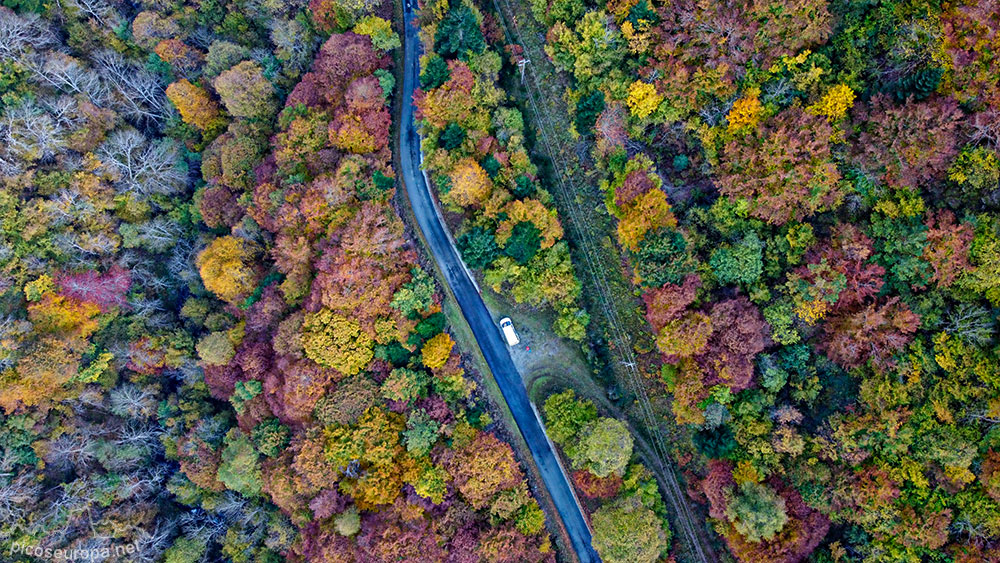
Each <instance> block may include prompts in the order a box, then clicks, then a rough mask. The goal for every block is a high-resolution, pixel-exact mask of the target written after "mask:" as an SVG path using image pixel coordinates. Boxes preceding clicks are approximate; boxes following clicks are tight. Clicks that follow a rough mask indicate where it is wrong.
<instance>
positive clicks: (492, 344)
mask: <svg viewBox="0 0 1000 563" xmlns="http://www.w3.org/2000/svg"><path fill="white" fill-rule="evenodd" d="M414 1H415V0H403V14H404V20H405V26H404V27H405V28H406V32H405V35H404V43H403V49H404V50H403V65H404V72H403V108H402V109H403V119H402V126H401V127H400V150H401V151H400V152H401V154H400V161H401V164H402V168H403V170H402V173H403V183H404V184H405V186H406V194H407V196H408V197H409V199H410V205H411V206H412V207H413V213H414V215H415V216H416V218H417V224H418V226H419V227H420V230H421V231H422V232H423V234H424V238H425V239H426V240H427V244H428V245H429V246H430V248H431V252H432V253H433V255H434V260H435V261H437V264H438V266H439V267H440V268H441V271H442V272H443V273H444V276H445V280H446V281H447V282H448V285H449V286H450V287H451V290H452V293H454V294H455V298H456V299H457V300H458V304H459V306H460V307H461V309H462V314H463V315H465V319H466V320H467V321H468V323H469V326H471V327H472V332H473V334H474V335H475V337H476V340H477V342H478V343H479V348H480V349H481V350H482V352H483V356H484V357H485V358H486V363H487V364H488V365H489V367H490V370H491V371H492V372H493V377H494V378H495V379H496V382H497V384H498V385H499V386H500V391H501V392H502V393H503V397H504V400H506V401H507V406H508V407H509V408H510V412H511V413H512V414H513V416H514V421H515V423H516V424H517V427H518V429H519V430H520V431H521V435H522V436H524V439H525V441H526V442H527V444H528V448H529V449H530V450H531V455H532V457H533V458H534V459H535V464H536V465H537V466H538V470H539V472H540V473H541V475H542V481H543V483H544V485H545V488H546V489H548V491H549V495H550V496H551V497H552V501H553V502H554V504H555V507H556V510H557V511H558V512H559V517H560V518H561V519H562V522H563V525H564V526H565V527H566V531H567V532H568V534H569V538H570V541H571V542H572V544H573V549H574V551H576V554H577V556H578V557H579V558H580V561H581V562H582V563H592V562H599V561H600V558H599V557H598V555H597V553H596V552H595V551H594V548H593V547H591V544H590V529H589V528H588V527H587V522H586V520H585V519H584V517H583V514H582V513H581V511H580V506H579V505H578V504H577V502H576V498H575V497H574V496H573V490H572V488H571V485H570V483H569V482H568V481H567V479H566V475H565V473H563V471H562V468H561V467H560V466H559V461H558V459H557V458H556V453H555V451H554V450H553V448H552V445H551V442H549V440H548V439H547V438H546V436H545V432H544V431H543V430H542V425H541V422H540V421H539V420H538V417H537V415H536V414H535V410H534V409H533V408H532V406H531V402H530V401H529V400H528V393H527V391H526V390H525V388H524V383H522V381H521V376H520V375H519V374H518V372H517V368H516V367H515V366H514V362H513V361H512V360H511V359H510V353H509V351H508V349H507V343H506V342H505V341H504V338H503V335H502V334H501V332H500V328H499V327H498V326H497V324H496V322H495V321H494V320H493V317H492V316H491V315H490V312H489V310H488V309H487V308H486V305H485V304H484V303H483V300H482V298H481V297H480V295H479V292H478V291H477V289H476V285H475V284H474V283H473V281H472V279H471V278H470V277H469V275H468V273H467V272H466V270H465V267H464V266H463V264H462V260H461V258H460V256H459V253H458V250H456V249H455V247H454V245H453V244H452V242H451V239H450V238H449V236H448V233H447V232H446V230H445V229H446V227H445V226H444V224H443V223H442V221H441V218H440V216H439V215H438V213H437V210H436V208H435V206H434V200H433V199H432V196H431V193H430V191H429V190H428V188H427V183H426V182H425V181H424V175H423V173H422V171H421V170H420V163H421V156H420V137H419V136H418V134H417V130H416V124H415V123H414V120H413V109H414V108H413V91H414V89H415V88H416V87H417V84H418V80H419V76H420V49H421V45H420V41H419V39H418V38H417V30H416V28H415V27H414V26H415V23H416V22H415V21H414V19H415V18H414V14H413V10H412V6H411V2H414Z"/></svg>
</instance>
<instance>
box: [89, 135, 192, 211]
mask: <svg viewBox="0 0 1000 563" xmlns="http://www.w3.org/2000/svg"><path fill="white" fill-rule="evenodd" d="M97 152H98V155H99V156H100V157H101V158H102V160H103V161H104V163H105V165H106V166H108V167H109V169H110V170H111V172H112V173H113V174H114V175H115V177H116V180H115V182H114V183H115V187H116V188H117V189H118V190H119V191H121V192H129V193H134V194H136V195H139V196H143V197H148V196H150V195H153V194H162V195H170V194H173V193H176V192H177V191H178V190H179V189H180V188H181V187H182V186H183V183H184V180H185V179H186V175H185V174H184V172H183V171H182V170H181V169H180V168H179V167H178V166H177V149H176V147H175V146H174V145H173V144H172V143H170V142H167V141H161V142H157V143H151V142H149V140H148V139H146V137H145V136H143V135H142V133H139V132H138V131H136V130H135V129H123V130H119V131H115V132H114V133H113V134H112V135H111V136H110V137H109V138H108V139H107V140H106V141H104V143H103V144H102V145H101V146H100V147H98V149H97Z"/></svg>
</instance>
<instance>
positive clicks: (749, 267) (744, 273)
mask: <svg viewBox="0 0 1000 563" xmlns="http://www.w3.org/2000/svg"><path fill="white" fill-rule="evenodd" d="M763 251H764V243H763V242H762V241H761V240H760V238H759V237H758V236H757V233H755V232H753V231H750V232H748V233H747V234H746V235H744V237H743V240H741V241H740V242H739V243H737V244H735V245H729V244H724V245H722V246H720V247H718V248H716V249H715V251H713V252H712V256H711V257H710V258H709V261H708V263H709V265H710V266H712V273H714V274H715V277H716V279H718V280H719V283H721V284H723V285H728V284H731V283H740V284H743V285H751V284H753V283H754V282H756V281H757V280H758V279H759V278H760V275H761V273H763V271H764V262H763V258H764V252H763Z"/></svg>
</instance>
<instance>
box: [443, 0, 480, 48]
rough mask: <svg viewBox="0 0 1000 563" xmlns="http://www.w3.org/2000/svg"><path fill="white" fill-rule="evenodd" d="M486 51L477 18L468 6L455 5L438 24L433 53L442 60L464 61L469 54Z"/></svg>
mask: <svg viewBox="0 0 1000 563" xmlns="http://www.w3.org/2000/svg"><path fill="white" fill-rule="evenodd" d="M485 49H486V40H485V38H484V37H483V33H482V31H481V30H480V29H479V18H478V15H477V14H476V13H474V12H473V11H472V8H470V7H469V5H467V4H464V3H456V5H455V6H454V7H452V8H451V9H450V10H449V11H448V13H447V14H446V15H445V17H444V19H442V20H441V22H440V23H438V27H437V33H435V34H434V51H435V52H436V53H438V54H439V55H441V56H442V57H444V58H449V59H451V58H456V57H457V58H459V59H462V60H465V59H467V58H468V57H469V54H470V52H471V54H479V53H481V52H483V51H484V50H485Z"/></svg>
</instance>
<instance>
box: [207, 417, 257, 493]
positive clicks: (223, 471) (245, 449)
mask: <svg viewBox="0 0 1000 563" xmlns="http://www.w3.org/2000/svg"><path fill="white" fill-rule="evenodd" d="M257 460H258V454H257V450H255V449H254V447H253V442H251V441H250V438H249V437H248V436H247V435H246V434H244V433H243V432H242V431H240V430H239V429H238V428H233V429H231V430H230V431H229V432H227V433H226V438H225V447H224V448H223V450H222V462H221V463H220V464H219V473H218V478H219V481H221V482H222V483H223V484H225V485H226V487H227V488H229V489H232V490H234V491H236V492H238V493H240V494H242V495H246V496H249V497H255V496H259V495H260V493H261V486H262V484H261V473H260V465H259V464H258V461H257Z"/></svg>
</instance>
